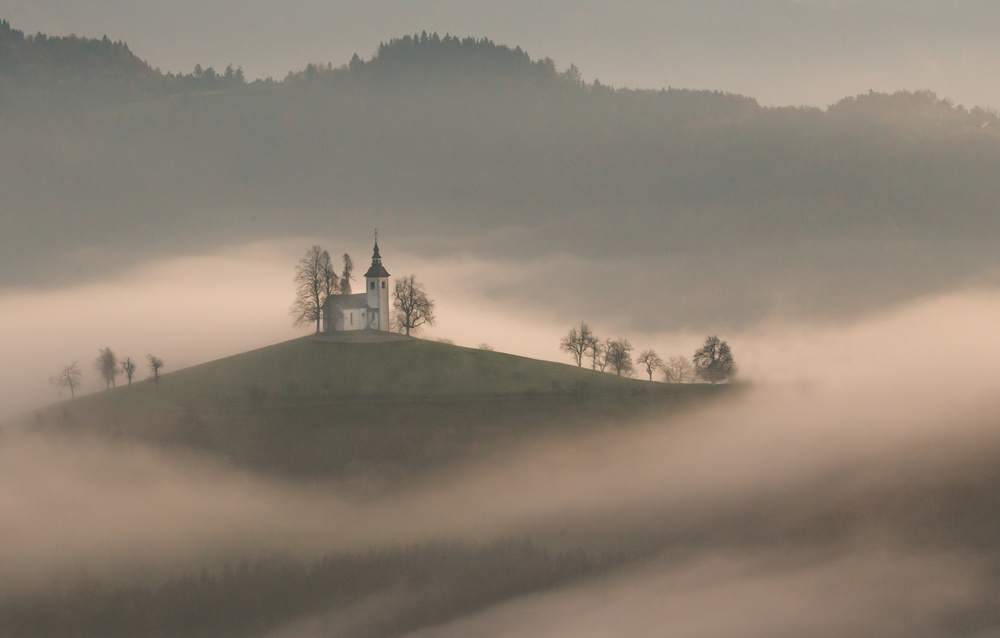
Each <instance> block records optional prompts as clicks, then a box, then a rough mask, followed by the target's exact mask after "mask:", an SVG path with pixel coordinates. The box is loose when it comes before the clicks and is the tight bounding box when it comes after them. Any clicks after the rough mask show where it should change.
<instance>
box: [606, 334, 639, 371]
mask: <svg viewBox="0 0 1000 638" xmlns="http://www.w3.org/2000/svg"><path fill="white" fill-rule="evenodd" d="M605 348H606V354H605V356H606V357H607V365H608V366H610V367H611V369H612V370H614V371H615V374H617V375H618V376H622V373H624V374H625V376H627V377H630V376H632V372H633V371H634V370H635V367H634V366H633V365H632V344H631V343H629V341H628V339H625V338H624V337H623V338H621V339H609V340H608V341H607V344H606V345H605Z"/></svg>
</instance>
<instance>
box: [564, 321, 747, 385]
mask: <svg viewBox="0 0 1000 638" xmlns="http://www.w3.org/2000/svg"><path fill="white" fill-rule="evenodd" d="M559 348H560V350H562V351H563V352H566V353H568V354H570V355H571V356H572V357H573V360H574V361H575V362H576V365H577V366H578V367H583V360H584V358H587V357H589V358H590V364H591V368H592V369H594V370H600V371H601V372H614V373H615V374H616V375H618V376H626V377H631V376H632V375H633V374H636V372H637V371H638V370H642V371H645V373H646V374H647V375H648V376H649V380H650V381H652V380H653V375H654V374H655V373H657V372H659V373H661V374H662V375H663V380H664V381H666V382H667V383H691V382H693V381H695V380H696V379H701V380H703V381H707V382H709V383H719V382H720V381H728V380H729V379H731V378H732V377H733V375H735V374H736V363H735V361H734V359H733V352H732V349H731V348H730V347H729V344H728V343H726V342H725V341H722V340H721V339H719V337H717V336H716V335H710V336H708V337H706V338H705V342H704V344H703V345H702V346H701V347H700V348H698V349H697V350H696V351H695V353H694V355H693V356H692V358H691V359H687V358H686V357H683V356H672V357H670V358H669V359H667V360H666V361H664V360H663V359H661V358H660V356H659V355H658V354H657V353H656V351H655V350H653V349H648V350H642V351H640V352H639V353H638V355H636V357H635V359H634V360H633V359H632V352H633V346H632V343H631V342H630V341H629V340H628V339H626V338H624V337H618V338H610V337H609V338H606V339H601V338H599V337H598V336H597V335H596V334H595V333H594V331H593V330H592V329H591V327H590V326H589V325H588V324H587V322H585V321H581V322H580V325H579V326H573V327H571V328H570V329H569V332H567V333H566V335H565V336H564V337H563V338H562V340H561V341H560V342H559Z"/></svg>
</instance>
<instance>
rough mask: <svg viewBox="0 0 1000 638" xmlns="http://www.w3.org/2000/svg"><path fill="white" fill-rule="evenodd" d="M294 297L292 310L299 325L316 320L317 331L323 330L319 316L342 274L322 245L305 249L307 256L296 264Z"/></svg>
mask: <svg viewBox="0 0 1000 638" xmlns="http://www.w3.org/2000/svg"><path fill="white" fill-rule="evenodd" d="M294 281H295V301H294V303H292V308H291V313H292V317H294V319H295V321H294V324H295V325H296V326H303V325H306V324H309V323H312V322H313V321H315V322H316V332H319V331H320V319H321V317H322V315H323V305H324V304H325V303H326V300H327V298H329V297H330V295H332V294H336V292H337V291H338V290H339V278H338V277H337V273H335V272H334V271H333V265H332V264H331V263H330V253H328V252H327V251H325V250H323V249H322V248H320V247H319V246H313V247H311V248H310V249H309V250H308V251H306V255H305V257H303V258H302V259H300V260H299V263H298V265H297V266H295V277H294Z"/></svg>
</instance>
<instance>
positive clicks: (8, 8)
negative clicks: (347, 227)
mask: <svg viewBox="0 0 1000 638" xmlns="http://www.w3.org/2000/svg"><path fill="white" fill-rule="evenodd" d="M0 17H3V18H5V19H7V20H8V21H10V22H11V23H12V25H13V26H14V27H16V28H19V29H21V30H23V31H25V32H27V33H34V32H39V31H40V32H44V33H49V34H57V35H64V34H69V33H76V34H77V35H81V36H88V37H101V36H103V35H105V34H106V35H108V37H110V38H111V39H113V40H124V41H126V42H127V43H128V44H129V45H130V46H131V48H132V49H133V51H135V52H136V53H137V54H138V55H139V56H140V57H142V58H143V59H145V60H146V61H147V62H149V63H150V64H152V65H153V66H155V67H158V68H160V69H161V70H163V71H172V72H190V71H191V70H192V69H193V68H194V65H195V64H201V65H202V66H203V67H208V66H214V67H216V68H217V69H222V68H224V67H225V66H226V65H227V64H230V63H232V64H234V65H240V66H242V67H243V68H244V70H245V72H246V74H247V76H248V77H250V78H255V77H267V76H272V77H274V78H276V79H280V78H282V77H284V75H285V74H287V73H288V71H289V70H299V69H302V68H303V67H304V66H305V65H306V64H307V63H309V62H314V63H327V62H330V63H332V64H333V65H334V66H337V65H340V64H344V63H346V62H347V61H348V60H349V59H350V58H351V56H352V55H353V54H354V53H358V54H359V55H360V56H361V57H363V58H368V57H371V56H372V55H373V54H374V52H375V50H376V47H377V45H378V44H379V43H380V42H383V41H387V40H389V39H390V38H393V37H398V36H402V35H405V34H408V33H415V32H419V31H422V30H426V31H428V32H435V31H436V32H438V33H439V34H442V35H443V34H445V33H450V34H452V35H458V36H462V37H465V36H474V37H477V38H479V37H488V38H490V39H491V40H493V41H495V42H497V43H501V44H507V45H510V46H512V47H513V46H521V47H522V48H523V49H525V50H527V51H528V53H529V54H530V55H531V56H532V57H535V58H542V57H551V58H552V59H553V60H555V62H556V64H557V67H558V68H560V69H563V68H566V67H568V66H569V65H570V64H575V65H576V66H577V67H578V68H579V69H580V70H581V72H582V75H583V77H584V79H586V80H587V81H593V80H594V79H595V78H596V79H599V80H600V81H601V82H602V83H605V84H611V85H613V86H619V87H621V86H627V87H633V88H655V89H658V88H661V87H671V86H672V87H679V88H697V89H711V90H720V91H727V92H734V93H740V94H743V95H749V96H751V97H754V98H757V99H758V100H759V101H760V103H761V104H764V105H811V106H818V107H826V106H828V105H830V104H832V103H834V102H836V101H838V100H839V99H841V98H843V97H846V96H850V95H856V94H859V93H866V92H868V91H869V90H875V91H890V92H891V91H896V90H900V89H905V90H921V89H931V90H934V91H936V92H937V93H938V94H939V95H941V96H942V97H949V98H951V99H952V100H954V101H955V103H956V104H963V105H966V106H968V107H971V106H973V105H979V106H984V107H991V108H996V107H997V105H1000V86H997V85H996V83H994V82H983V81H982V80H981V78H983V77H987V78H989V77H997V76H998V75H1000V55H998V54H1000V42H998V40H997V38H996V37H995V25H996V24H998V20H1000V4H998V3H996V2H991V1H989V0H907V1H903V0H867V1H861V0H699V1H691V0H665V1H652V0H621V1H619V2H613V3H612V2H596V1H594V0H582V1H569V0H548V1H541V2H527V1H525V0H512V1H510V2H493V1H485V0H471V1H469V0H465V1H459V0H406V1H404V0H369V1H367V2H344V1H342V0H340V1H328V2H319V1H316V0H290V1H287V2H282V3H274V2H266V1H264V0H245V1H243V2H240V3H232V2H221V1H219V0H207V1H200V0H170V1H167V0H138V1H135V0H92V1H89V2H86V3H82V2H78V1H75V0H4V2H2V3H0Z"/></svg>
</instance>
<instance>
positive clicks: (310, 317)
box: [291, 246, 436, 336]
mask: <svg viewBox="0 0 1000 638" xmlns="http://www.w3.org/2000/svg"><path fill="white" fill-rule="evenodd" d="M353 272H354V261H353V260H351V256H350V255H348V254H347V253H344V270H343V272H341V274H339V275H338V274H337V272H336V270H334V268H333V262H332V261H331V259H330V253H329V252H327V251H326V250H324V249H323V248H321V247H319V246H313V247H312V248H310V249H309V250H308V251H306V255H305V257H303V258H302V259H300V260H299V263H298V265H297V266H296V267H295V277H294V281H295V302H294V303H293V304H292V309H291V312H292V317H293V318H294V323H295V325H296V326H303V325H306V324H310V323H312V322H316V332H320V331H321V330H322V325H321V322H322V319H323V307H324V306H325V305H326V301H327V299H329V298H330V296H331V295H349V294H351V277H352V273H353ZM392 306H393V313H392V323H393V324H394V325H395V328H396V330H397V331H398V332H401V333H403V334H406V335H407V336H409V334H410V332H412V331H415V330H418V329H419V328H420V327H421V326H425V325H426V326H433V325H434V322H435V320H436V318H435V316H434V301H433V300H431V299H430V297H428V296H427V291H426V290H425V289H424V286H423V284H421V283H420V282H419V281H417V277H416V275H407V276H405V277H403V278H402V279H397V280H396V282H395V285H394V286H393V298H392Z"/></svg>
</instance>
